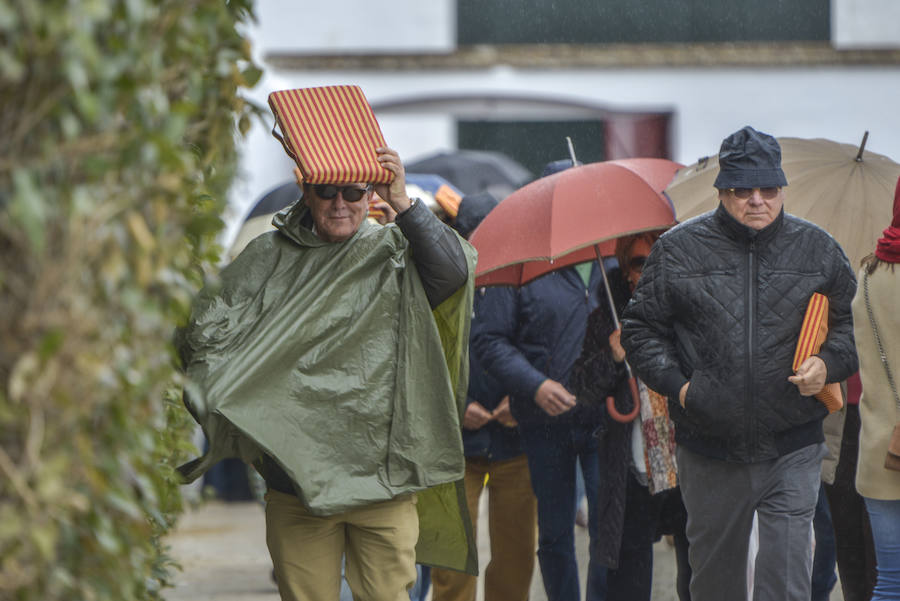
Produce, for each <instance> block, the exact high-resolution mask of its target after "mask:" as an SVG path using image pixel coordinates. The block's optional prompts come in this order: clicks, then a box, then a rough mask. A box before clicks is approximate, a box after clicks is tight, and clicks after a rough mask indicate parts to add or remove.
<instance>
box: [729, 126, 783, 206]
mask: <svg viewBox="0 0 900 601" xmlns="http://www.w3.org/2000/svg"><path fill="white" fill-rule="evenodd" d="M786 185H787V178H785V177H784V171H782V170H781V146H779V144H778V141H777V140H776V139H775V138H773V137H772V136H770V135H769V134H766V133H763V132H759V131H756V130H755V129H753V128H752V127H750V126H749V125H748V126H746V127H744V128H743V129H741V130H739V131H736V132H734V133H733V134H731V135H730V136H728V137H727V138H725V139H724V140H722V146H721V147H720V148H719V175H718V177H716V181H715V183H714V184H713V186H715V187H716V188H718V189H720V190H722V189H725V188H772V187H780V186H786Z"/></svg>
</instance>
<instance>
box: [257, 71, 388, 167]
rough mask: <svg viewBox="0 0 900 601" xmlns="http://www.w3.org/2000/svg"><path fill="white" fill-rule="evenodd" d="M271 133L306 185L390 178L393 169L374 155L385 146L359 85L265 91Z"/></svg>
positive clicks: (379, 129) (370, 108) (373, 115)
mask: <svg viewBox="0 0 900 601" xmlns="http://www.w3.org/2000/svg"><path fill="white" fill-rule="evenodd" d="M269 106H270V107H271V109H272V112H273V113H274V114H275V120H276V126H277V127H278V128H279V129H280V130H281V132H282V134H283V135H279V134H278V133H277V132H276V131H275V128H273V129H272V134H273V135H274V136H275V137H276V138H278V140H279V141H280V142H281V144H282V146H284V150H285V151H286V152H287V153H288V155H289V156H290V157H291V158H292V159H294V161H295V162H296V163H297V167H298V168H299V170H300V173H301V175H302V177H303V181H305V182H309V183H311V184H323V183H332V184H344V183H355V182H368V183H376V184H377V183H389V182H390V181H391V180H392V179H393V174H392V173H391V172H390V171H388V170H387V169H385V168H383V167H382V166H381V165H380V164H379V163H378V160H377V153H376V150H375V149H376V148H378V147H380V146H385V145H386V144H385V142H384V136H383V135H382V134H381V128H380V127H379V126H378V122H377V121H376V120H375V114H374V113H373V112H372V107H371V106H369V102H368V101H367V100H366V97H365V96H364V95H363V93H362V90H361V89H360V88H359V86H325V87H319V88H300V89H296V90H280V91H277V92H272V93H271V94H269Z"/></svg>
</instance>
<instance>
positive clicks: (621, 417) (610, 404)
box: [594, 244, 641, 424]
mask: <svg viewBox="0 0 900 601" xmlns="http://www.w3.org/2000/svg"><path fill="white" fill-rule="evenodd" d="M594 252H596V253H597V263H599V264H600V273H601V274H603V287H604V288H606V298H607V300H608V301H609V312H610V314H611V315H612V318H613V323H614V324H615V326H616V329H617V330H621V329H622V325H621V324H620V323H619V316H618V314H617V312H616V303H615V302H614V301H613V295H612V288H611V287H610V285H609V278H608V277H607V275H606V267H605V266H604V265H603V255H601V254H600V247H599V246H597V245H596V244H595V245H594ZM625 371H626V373H627V374H628V387H629V388H630V389H631V399H632V400H633V401H634V408H633V409H632V410H631V411H630V412H628V413H625V414H623V413H619V410H618V409H616V400H615V398H614V397H612V396H608V397H606V411H607V412H608V413H609V416H610V417H611V418H613V419H614V420H616V421H617V422H619V423H622V424H627V423H630V422H632V421H634V418H635V417H637V415H638V413H640V411H641V395H640V393H639V392H638V387H637V380H636V379H635V377H634V374H633V373H632V371H631V366H630V365H628V359H626V360H625Z"/></svg>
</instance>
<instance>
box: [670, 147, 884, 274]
mask: <svg viewBox="0 0 900 601" xmlns="http://www.w3.org/2000/svg"><path fill="white" fill-rule="evenodd" d="M778 142H779V144H781V155H782V160H781V167H782V169H783V170H784V173H785V176H786V177H787V180H788V184H789V185H788V187H787V188H785V192H784V210H785V212H787V213H791V214H792V215H796V216H797V217H801V218H803V219H806V220H807V221H811V222H813V223H815V224H816V225H818V226H819V227H821V228H822V229H824V230H826V231H827V232H829V233H830V234H831V235H832V236H834V238H835V240H837V241H838V243H839V244H840V245H841V246H842V247H843V248H844V252H846V253H847V256H848V257H849V258H850V264H851V265H853V266H854V268H855V267H857V266H859V264H860V261H861V260H862V258H863V257H865V256H866V255H868V254H869V253H871V252H872V251H874V250H875V243H876V242H877V240H878V238H879V237H880V236H881V233H882V231H883V230H884V228H885V227H887V226H888V224H890V222H891V217H892V215H893V213H892V206H893V199H894V187H895V185H896V184H897V178H898V177H900V164H898V163H895V162H894V161H892V160H891V159H889V158H887V157H885V156H883V155H880V154H875V153H873V152H867V151H865V150H864V149H863V148H859V147H857V146H854V145H852V144H841V143H838V142H834V141H832V140H827V139H823V138H815V139H804V138H778ZM864 146H865V138H864V141H863V147H864ZM718 172H719V163H718V160H717V158H716V157H715V156H711V157H706V158H703V159H700V161H698V162H697V163H695V164H693V165H690V166H689V167H686V168H684V169H682V170H681V171H679V172H678V174H677V175H676V176H675V179H674V180H672V183H671V184H669V186H668V187H667V188H666V191H665V192H666V195H667V196H668V197H669V198H670V199H671V201H672V203H673V204H674V206H675V214H676V216H677V217H678V220H679V221H684V220H685V219H689V218H691V217H694V216H696V215H699V214H701V213H705V212H706V211H711V210H713V209H715V208H716V207H717V206H718V204H719V200H718V193H717V191H716V189H715V188H713V182H714V181H715V179H716V175H717V174H718Z"/></svg>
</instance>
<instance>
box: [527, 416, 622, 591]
mask: <svg viewBox="0 0 900 601" xmlns="http://www.w3.org/2000/svg"><path fill="white" fill-rule="evenodd" d="M519 431H520V433H521V435H522V447H523V448H524V449H525V454H526V456H527V457H528V469H529V471H530V472H531V486H532V488H533V489H534V495H535V497H537V502H538V552H537V554H538V562H539V563H540V566H541V575H542V577H543V580H544V589H545V590H546V592H547V599H548V601H579V600H580V599H581V592H580V590H579V586H578V565H577V562H576V559H575V466H576V459H577V460H579V461H580V463H581V473H582V476H583V477H584V485H585V494H586V497H587V502H588V532H589V535H590V536H591V537H592V538H593V536H594V532H596V530H597V474H598V470H599V459H598V455H597V453H598V445H597V438H596V437H595V436H594V435H593V425H591V424H589V423H588V424H585V423H584V422H577V421H576V422H574V423H573V422H572V421H569V420H566V421H564V422H562V423H549V424H528V425H525V426H522V425H520V426H519ZM593 547H594V545H590V546H589V548H590V549H593ZM587 569H588V575H587V594H586V598H587V601H603V599H605V597H606V567H605V566H603V565H602V564H600V562H599V561H596V559H595V557H594V554H593V552H591V557H590V560H589V562H588V568H587Z"/></svg>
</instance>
